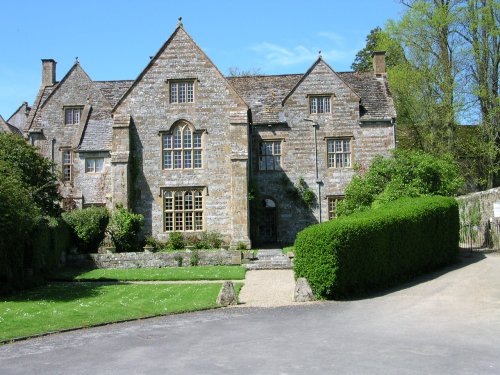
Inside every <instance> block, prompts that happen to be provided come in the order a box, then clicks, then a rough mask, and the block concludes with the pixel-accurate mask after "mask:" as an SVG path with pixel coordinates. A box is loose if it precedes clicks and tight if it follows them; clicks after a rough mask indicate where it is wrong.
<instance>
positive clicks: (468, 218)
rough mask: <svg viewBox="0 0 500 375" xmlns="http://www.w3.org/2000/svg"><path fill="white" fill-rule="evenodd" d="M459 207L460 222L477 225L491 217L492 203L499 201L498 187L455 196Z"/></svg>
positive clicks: (499, 190)
mask: <svg viewBox="0 0 500 375" xmlns="http://www.w3.org/2000/svg"><path fill="white" fill-rule="evenodd" d="M457 200H458V204H459V208H460V223H461V224H472V225H479V224H484V223H486V222H487V221H488V220H490V219H493V220H495V221H500V218H494V217H493V203H495V202H500V187H499V188H495V189H490V190H486V191H480V192H477V193H472V194H468V195H463V196H461V197H458V198H457Z"/></svg>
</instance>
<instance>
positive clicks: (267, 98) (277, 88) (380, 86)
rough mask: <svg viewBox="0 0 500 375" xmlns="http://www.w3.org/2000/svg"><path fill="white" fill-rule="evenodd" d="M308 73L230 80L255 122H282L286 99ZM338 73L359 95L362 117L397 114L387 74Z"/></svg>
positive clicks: (371, 118) (383, 118)
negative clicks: (379, 76)
mask: <svg viewBox="0 0 500 375" xmlns="http://www.w3.org/2000/svg"><path fill="white" fill-rule="evenodd" d="M319 61H320V59H318V60H317V61H316V62H315V63H314V64H313V66H312V67H311V68H310V69H309V71H308V72H310V71H311V70H312V69H313V68H314V67H315V66H316V65H317V63H318V62H319ZM325 64H326V63H325ZM307 74H308V73H306V74H286V75H275V76H248V77H229V78H228V81H229V82H230V83H231V84H232V85H233V86H234V88H235V89H236V91H238V92H239V94H240V95H241V96H242V97H243V98H244V100H245V101H246V102H247V103H248V105H249V106H250V108H251V110H252V122H253V123H254V124H268V123H280V122H283V119H282V118H280V112H282V110H283V103H284V102H285V100H286V98H287V97H289V96H290V95H291V93H292V92H293V90H295V88H296V87H298V85H299V84H300V83H301V82H302V81H303V80H304V77H305V76H306V75H307ZM335 74H336V75H337V76H338V77H339V79H341V80H342V81H343V82H344V83H345V84H346V85H347V86H349V87H350V88H351V89H352V91H353V92H354V93H355V94H356V95H357V96H358V97H359V98H360V106H361V108H360V119H361V120H362V121H387V120H390V119H393V118H395V117H396V110H395V109H394V103H393V100H392V97H391V94H390V91H389V87H388V82H387V79H386V78H377V77H376V76H375V74H374V73H358V72H341V73H337V72H335Z"/></svg>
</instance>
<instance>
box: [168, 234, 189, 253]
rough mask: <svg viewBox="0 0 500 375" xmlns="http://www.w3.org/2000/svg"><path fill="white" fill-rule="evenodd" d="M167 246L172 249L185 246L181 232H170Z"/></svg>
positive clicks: (179, 248)
mask: <svg viewBox="0 0 500 375" xmlns="http://www.w3.org/2000/svg"><path fill="white" fill-rule="evenodd" d="M168 245H169V246H168V247H169V248H171V249H174V250H181V249H184V248H185V247H186V242H185V241H184V236H183V235H182V233H181V232H172V233H170V236H169V237H168Z"/></svg>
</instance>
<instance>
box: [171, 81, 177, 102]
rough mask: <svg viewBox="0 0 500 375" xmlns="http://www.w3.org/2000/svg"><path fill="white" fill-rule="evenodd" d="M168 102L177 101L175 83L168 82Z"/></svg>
mask: <svg viewBox="0 0 500 375" xmlns="http://www.w3.org/2000/svg"><path fill="white" fill-rule="evenodd" d="M170 103H177V83H174V82H172V83H170Z"/></svg>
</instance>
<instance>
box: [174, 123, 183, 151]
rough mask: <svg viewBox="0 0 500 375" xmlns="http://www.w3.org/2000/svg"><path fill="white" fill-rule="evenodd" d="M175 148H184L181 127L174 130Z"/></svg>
mask: <svg viewBox="0 0 500 375" xmlns="http://www.w3.org/2000/svg"><path fill="white" fill-rule="evenodd" d="M174 148H182V131H181V128H179V127H177V128H175V130H174Z"/></svg>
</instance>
